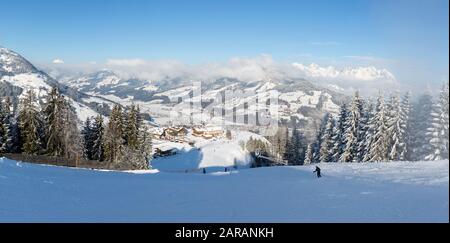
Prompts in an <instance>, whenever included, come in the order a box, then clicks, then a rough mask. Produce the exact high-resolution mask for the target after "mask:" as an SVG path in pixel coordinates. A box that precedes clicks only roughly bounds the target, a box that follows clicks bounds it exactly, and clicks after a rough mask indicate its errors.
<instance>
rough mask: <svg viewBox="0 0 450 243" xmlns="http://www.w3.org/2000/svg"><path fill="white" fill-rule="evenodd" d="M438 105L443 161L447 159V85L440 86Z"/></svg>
mask: <svg viewBox="0 0 450 243" xmlns="http://www.w3.org/2000/svg"><path fill="white" fill-rule="evenodd" d="M439 103H440V106H441V110H440V116H439V118H440V123H441V134H442V138H443V143H442V145H441V151H442V155H441V157H442V158H443V159H449V85H448V83H446V84H444V85H443V86H442V89H441V92H440V94H439Z"/></svg>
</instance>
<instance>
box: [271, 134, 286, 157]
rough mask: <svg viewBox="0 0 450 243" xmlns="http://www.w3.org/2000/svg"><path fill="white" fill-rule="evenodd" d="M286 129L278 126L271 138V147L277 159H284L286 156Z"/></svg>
mask: <svg viewBox="0 0 450 243" xmlns="http://www.w3.org/2000/svg"><path fill="white" fill-rule="evenodd" d="M288 132H289V130H288V128H287V127H286V126H280V127H279V128H278V130H277V132H276V134H275V136H274V137H273V142H272V144H273V146H274V150H275V151H274V152H275V155H276V156H277V157H278V158H281V159H284V158H286V156H287V151H288Z"/></svg>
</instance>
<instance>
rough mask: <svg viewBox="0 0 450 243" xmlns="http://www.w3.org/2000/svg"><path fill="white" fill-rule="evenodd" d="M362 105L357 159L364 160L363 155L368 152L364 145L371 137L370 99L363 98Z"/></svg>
mask: <svg viewBox="0 0 450 243" xmlns="http://www.w3.org/2000/svg"><path fill="white" fill-rule="evenodd" d="M363 107H364V108H363V111H362V113H361V119H360V122H359V129H358V155H357V157H358V161H364V157H365V155H366V154H367V153H368V147H367V146H366V145H367V143H369V139H370V137H371V130H370V119H371V116H372V114H373V113H372V111H373V102H372V100H370V99H369V100H368V101H364V100H363Z"/></svg>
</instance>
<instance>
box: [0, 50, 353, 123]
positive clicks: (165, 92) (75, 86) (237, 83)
mask: <svg viewBox="0 0 450 243" xmlns="http://www.w3.org/2000/svg"><path fill="white" fill-rule="evenodd" d="M47 71H48V72H44V71H42V70H40V69H38V68H36V67H35V66H34V65H33V64H32V63H31V62H29V61H28V60H27V59H25V58H24V57H22V56H21V55H19V54H18V53H16V52H14V51H12V50H9V49H7V48H0V96H10V97H12V98H13V103H14V104H16V105H17V104H18V98H20V97H21V95H22V94H23V92H24V91H25V90H27V89H33V90H35V92H36V93H37V94H38V97H40V98H41V99H42V97H43V96H44V95H45V94H46V93H47V92H48V91H49V90H50V89H51V87H58V88H59V90H60V91H61V92H62V93H63V94H64V95H65V96H66V97H67V99H69V100H71V101H72V103H73V105H74V107H75V108H76V110H77V114H78V117H79V118H80V121H82V120H85V119H86V118H87V117H90V116H94V115H96V114H103V115H106V116H107V115H108V114H109V111H110V109H111V107H112V105H113V104H115V103H119V104H122V105H128V104H132V103H134V104H138V105H139V106H140V108H141V111H142V112H143V113H145V114H146V116H145V118H146V120H148V121H151V122H152V123H153V124H157V125H170V124H172V123H173V117H171V111H172V110H173V108H174V107H183V106H185V107H189V104H192V101H193V100H192V99H193V98H192V80H187V79H183V78H170V79H169V78H167V79H162V80H157V81H154V80H151V81H150V80H145V79H139V78H129V77H122V76H121V75H120V74H119V73H118V72H116V71H114V70H111V69H101V70H98V71H95V72H91V73H82V74H77V75H73V74H70V75H69V74H67V75H66V76H65V77H64V79H60V80H59V81H58V80H56V79H55V78H53V77H51V76H50V75H48V73H51V72H50V71H51V70H47ZM227 90H240V91H244V92H252V95H250V96H247V97H245V102H248V101H250V102H251V101H252V100H253V101H254V100H255V99H258V95H259V94H261V93H264V92H270V91H277V92H278V93H279V98H278V104H277V108H278V111H279V118H280V120H282V121H285V122H290V121H294V122H295V123H297V124H300V127H303V128H305V129H307V128H311V129H310V130H314V128H315V127H317V125H318V124H317V123H318V121H319V120H320V118H321V117H322V116H323V115H324V113H325V112H330V113H337V112H338V109H339V105H340V104H342V103H343V102H345V101H346V100H347V99H348V97H347V96H345V95H343V94H341V93H339V92H336V91H334V90H332V89H328V88H325V87H321V86H318V85H314V84H313V83H311V82H310V81H308V80H306V79H302V78H289V77H275V78H267V79H262V80H254V81H242V80H238V79H236V78H229V77H220V78H216V79H214V80H212V81H209V82H206V83H202V92H201V94H202V102H201V105H200V106H199V108H198V109H194V110H192V109H191V110H189V113H190V114H193V115H194V116H195V115H198V114H200V113H202V112H204V109H205V107H207V106H208V107H209V108H212V109H216V108H218V109H219V108H220V109H225V110H234V112H236V113H240V112H243V111H241V110H242V109H244V105H243V104H244V103H245V102H244V98H239V97H237V98H236V100H234V101H233V104H235V105H233V106H231V107H230V106H228V107H223V105H221V104H220V102H215V100H217V98H219V97H220V94H223V93H224V92H225V91H227ZM180 97H185V99H180ZM186 97H187V99H186ZM41 102H43V101H42V100H41ZM181 110H182V112H184V111H183V108H182V109H181ZM202 122H205V123H222V124H223V119H222V117H221V114H217V113H216V114H208V116H206V117H205V116H203V118H202ZM308 130H309V129H308Z"/></svg>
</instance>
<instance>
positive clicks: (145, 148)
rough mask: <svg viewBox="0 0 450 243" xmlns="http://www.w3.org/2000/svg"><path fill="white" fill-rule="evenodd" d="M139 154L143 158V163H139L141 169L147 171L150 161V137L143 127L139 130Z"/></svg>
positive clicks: (151, 149)
mask: <svg viewBox="0 0 450 243" xmlns="http://www.w3.org/2000/svg"><path fill="white" fill-rule="evenodd" d="M138 144H139V153H140V154H141V156H142V157H143V161H142V163H141V165H142V169H149V168H150V167H151V164H150V161H151V159H152V151H153V146H152V137H151V135H150V133H149V132H148V129H147V127H146V126H145V125H143V126H141V129H140V130H139V138H138Z"/></svg>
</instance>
